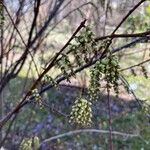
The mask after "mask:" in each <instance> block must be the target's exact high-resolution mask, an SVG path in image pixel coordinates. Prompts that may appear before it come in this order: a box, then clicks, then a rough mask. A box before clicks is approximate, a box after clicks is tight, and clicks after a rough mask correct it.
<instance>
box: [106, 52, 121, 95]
mask: <svg viewBox="0 0 150 150" xmlns="http://www.w3.org/2000/svg"><path fill="white" fill-rule="evenodd" d="M107 55H108V56H107V57H106V60H104V61H106V62H105V64H106V65H105V69H104V74H105V77H104V80H105V81H106V82H107V88H111V87H113V89H114V91H115V93H116V95H118V94H119V88H118V86H119V85H118V81H119V69H120V67H119V64H118V58H117V56H115V55H112V53H111V51H109V52H108V54H107Z"/></svg>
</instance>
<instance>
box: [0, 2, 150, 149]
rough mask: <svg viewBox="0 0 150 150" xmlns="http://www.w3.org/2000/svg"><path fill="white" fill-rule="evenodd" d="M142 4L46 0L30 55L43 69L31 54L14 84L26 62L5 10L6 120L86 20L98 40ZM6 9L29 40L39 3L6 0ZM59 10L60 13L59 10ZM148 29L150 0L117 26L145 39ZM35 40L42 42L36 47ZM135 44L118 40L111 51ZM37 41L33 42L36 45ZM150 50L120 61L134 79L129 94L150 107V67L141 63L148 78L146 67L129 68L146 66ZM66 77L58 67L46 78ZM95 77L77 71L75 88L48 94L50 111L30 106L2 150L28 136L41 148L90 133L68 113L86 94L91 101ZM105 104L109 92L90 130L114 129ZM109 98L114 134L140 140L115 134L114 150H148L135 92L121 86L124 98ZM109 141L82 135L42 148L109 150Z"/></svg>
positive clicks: (127, 52) (128, 51) (134, 50)
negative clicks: (18, 63) (19, 62)
mask: <svg viewBox="0 0 150 150" xmlns="http://www.w3.org/2000/svg"><path fill="white" fill-rule="evenodd" d="M138 2H139V1H138V0H122V1H119V0H91V1H90V0H89V1H87V0H82V1H81V0H80V1H79V0H63V1H61V0H41V4H40V5H41V6H40V9H39V15H38V18H37V24H36V27H35V29H34V32H33V33H32V38H31V39H32V40H31V42H30V45H31V46H30V53H31V54H32V55H33V57H34V61H35V64H36V66H37V67H35V64H34V62H33V61H32V59H31V56H30V55H27V58H26V61H25V62H24V63H23V66H22V67H21V68H19V67H20V66H18V68H17V69H18V70H16V72H17V71H18V72H17V74H16V75H15V76H12V77H10V78H3V77H4V75H5V74H6V73H7V70H9V69H11V68H12V67H13V66H14V65H15V63H16V61H17V60H18V59H19V58H20V57H21V56H22V54H23V53H24V49H25V48H24V47H25V46H24V44H23V43H22V40H21V39H20V37H19V35H18V33H17V31H16V30H15V29H14V26H13V24H12V21H11V19H10V17H9V15H8V13H7V12H6V11H5V9H4V10H3V15H4V26H3V38H4V40H3V45H4V48H5V49H4V50H3V52H2V50H1V56H2V55H3V57H1V62H0V63H1V64H0V65H1V68H0V72H1V87H2V85H3V84H2V83H3V81H2V80H4V79H5V80H7V84H5V85H4V87H3V88H2V89H1V95H0V100H1V104H0V111H1V113H0V118H2V117H3V116H5V115H6V114H7V113H8V112H9V111H10V110H12V108H14V107H15V106H16V104H17V103H18V102H19V101H20V99H21V98H22V97H23V95H24V94H25V93H26V92H27V91H28V89H29V87H30V86H31V83H32V82H34V81H35V80H36V79H37V78H38V72H42V71H43V69H44V67H45V64H46V63H48V62H49V61H50V60H51V59H52V57H53V56H54V54H55V53H56V52H58V51H59V49H61V48H62V47H63V45H64V44H65V43H66V42H67V40H68V39H69V37H70V36H71V35H72V33H73V32H74V31H75V29H76V28H77V27H78V25H79V24H80V22H81V21H82V20H83V19H84V18H87V19H88V20H87V24H88V26H90V27H91V28H92V31H93V32H94V33H95V37H100V36H105V35H108V34H110V33H111V32H112V31H113V29H115V27H116V26H117V25H118V23H119V22H120V21H121V19H122V18H123V17H124V16H125V14H126V13H127V12H128V11H129V10H130V9H131V8H133V6H135V5H136V4H137V3H138ZM3 3H4V4H5V6H7V9H8V11H9V13H10V15H11V17H12V19H13V20H14V22H15V24H16V27H17V28H18V30H19V32H20V33H21V35H22V37H23V39H24V41H28V38H29V34H30V29H31V26H32V21H33V18H34V8H35V1H32V0H3ZM57 7H58V10H57V11H56V9H57ZM19 9H20V11H19ZM48 20H49V22H48ZM46 22H47V23H48V24H46ZM44 26H46V29H44V32H43V33H42V34H39V31H40V30H41V29H42V27H44ZM149 29H150V3H149V1H147V2H145V3H143V4H142V5H141V6H140V7H139V8H138V9H136V11H135V12H134V13H132V14H131V15H130V16H129V17H128V19H127V20H126V21H125V23H124V24H123V25H122V26H121V28H119V30H118V33H124V34H129V33H139V32H144V31H148V30H149ZM1 33H2V31H1ZM11 36H12V37H11ZM34 38H35V39H36V40H35V41H34ZM136 39H137V38H120V39H119V38H117V39H114V40H113V43H112V46H111V48H112V49H117V48H121V47H122V46H124V45H126V44H128V43H130V42H131V41H134V40H136ZM33 41H34V43H32V42H33ZM31 43H32V44H31ZM1 49H2V47H1ZM122 49H123V48H122ZM149 50H150V45H149V40H142V41H141V42H138V43H135V44H134V45H132V46H128V47H125V48H124V49H123V50H122V51H119V52H117V53H116V55H117V56H118V58H119V63H120V72H121V74H122V75H123V76H124V77H125V79H126V80H127V81H128V83H129V88H130V89H131V90H132V91H133V92H134V93H135V95H136V97H137V98H138V99H140V100H143V101H145V100H146V101H147V103H149V101H150V94H149V89H150V79H149V76H150V64H149V61H147V63H144V64H143V66H144V68H145V69H146V75H145V74H144V71H143V70H142V68H141V67H140V66H137V67H134V68H133V69H130V68H129V69H128V67H130V66H132V65H135V64H138V63H140V62H143V61H146V60H148V59H149ZM70 57H73V56H70ZM126 68H127V69H126ZM37 70H38V72H37ZM60 73H61V72H60V70H59V69H58V68H56V67H53V68H52V69H51V70H50V71H49V72H48V75H50V76H51V77H53V78H55V77H57V76H58V75H59V74H60ZM89 78H90V72H89V68H88V69H85V70H84V71H82V72H80V73H78V74H77V77H76V78H71V83H68V82H67V81H63V82H61V83H60V85H58V87H57V88H51V89H50V90H47V91H46V92H45V93H44V94H42V99H43V100H45V101H46V102H47V104H48V106H47V107H44V108H39V106H38V105H36V104H35V103H31V104H30V103H29V104H27V105H26V106H25V107H24V108H23V109H22V111H21V112H20V113H19V115H18V116H17V118H16V119H15V122H13V124H12V125H11V129H10V131H9V134H8V135H7V137H6V140H5V143H4V144H3V148H4V149H10V150H16V149H19V145H20V143H21V142H22V140H23V139H24V138H31V137H33V136H38V138H39V140H40V142H41V143H42V141H44V140H45V139H47V138H50V137H53V136H55V135H59V134H62V133H66V132H68V131H73V130H77V129H84V128H85V127H79V126H76V125H72V124H70V123H69V122H68V118H67V115H69V113H70V111H71V106H72V104H73V103H74V101H75V99H76V98H77V97H78V96H79V95H81V93H82V95H83V96H86V95H87V88H88V86H89ZM106 99H107V93H106V92H105V91H104V90H103V89H102V90H101V92H100V93H99V100H98V101H97V102H95V103H94V106H93V110H94V111H93V116H94V117H93V120H92V121H93V122H92V125H91V126H90V127H88V129H102V130H108V128H109V126H108V110H107V107H108V106H107V100H106ZM111 99H112V104H111V110H112V129H113V130H114V131H119V132H123V133H128V134H133V135H134V134H135V135H140V136H137V137H123V136H121V137H120V136H117V135H113V146H114V150H149V149H150V123H149V122H150V120H148V118H147V117H146V116H145V112H144V111H143V110H142V111H141V109H139V107H138V103H137V101H136V99H135V97H134V96H133V95H132V93H130V92H129V93H128V92H127V91H126V90H125V89H124V87H123V86H120V93H119V96H118V97H115V94H114V93H113V92H112V93H111ZM49 106H50V108H49ZM56 112H58V113H56ZM10 123H11V122H8V123H7V124H6V126H5V127H4V128H3V130H2V131H1V137H0V141H2V139H3V137H5V135H6V134H7V131H8V128H9V126H10ZM86 129H87V127H86ZM108 142H109V141H108V134H100V133H90V132H89V133H78V134H73V135H71V136H65V137H63V138H60V139H59V138H58V139H56V140H52V141H51V142H49V143H48V144H44V143H43V144H42V145H41V149H43V150H45V149H48V150H108V149H109V148H108V145H109V144H108Z"/></svg>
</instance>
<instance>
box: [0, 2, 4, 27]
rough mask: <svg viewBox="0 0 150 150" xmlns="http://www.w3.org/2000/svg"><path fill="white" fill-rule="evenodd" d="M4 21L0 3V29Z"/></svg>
mask: <svg viewBox="0 0 150 150" xmlns="http://www.w3.org/2000/svg"><path fill="white" fill-rule="evenodd" d="M4 20H5V17H4V11H3V5H2V4H1V3H0V29H1V28H2V26H3V25H4Z"/></svg>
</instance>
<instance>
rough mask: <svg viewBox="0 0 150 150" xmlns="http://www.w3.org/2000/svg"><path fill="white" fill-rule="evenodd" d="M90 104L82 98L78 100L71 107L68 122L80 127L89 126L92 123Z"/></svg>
mask: <svg viewBox="0 0 150 150" xmlns="http://www.w3.org/2000/svg"><path fill="white" fill-rule="evenodd" d="M91 105H92V103H91V102H89V101H87V100H86V99H83V98H78V99H77V100H76V101H75V103H74V105H73V106H72V111H71V113H70V120H69V122H72V123H75V124H77V125H80V126H89V125H90V124H91V123H92V109H91Z"/></svg>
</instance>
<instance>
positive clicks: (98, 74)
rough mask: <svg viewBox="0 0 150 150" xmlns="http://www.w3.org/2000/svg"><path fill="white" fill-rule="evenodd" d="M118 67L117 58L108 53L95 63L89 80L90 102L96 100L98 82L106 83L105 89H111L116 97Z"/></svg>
mask: <svg viewBox="0 0 150 150" xmlns="http://www.w3.org/2000/svg"><path fill="white" fill-rule="evenodd" d="M119 68H120V67H119V65H118V58H117V57H116V56H114V55H112V53H111V52H110V51H108V53H107V55H106V58H104V59H102V60H100V61H97V62H96V64H95V65H94V67H93V68H92V69H91V77H90V78H91V80H90V86H89V95H90V100H97V99H98V93H99V91H100V87H101V84H100V80H104V81H105V82H106V86H107V88H111V87H113V89H114V91H115V93H116V95H118V93H119V90H118V80H119Z"/></svg>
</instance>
